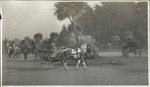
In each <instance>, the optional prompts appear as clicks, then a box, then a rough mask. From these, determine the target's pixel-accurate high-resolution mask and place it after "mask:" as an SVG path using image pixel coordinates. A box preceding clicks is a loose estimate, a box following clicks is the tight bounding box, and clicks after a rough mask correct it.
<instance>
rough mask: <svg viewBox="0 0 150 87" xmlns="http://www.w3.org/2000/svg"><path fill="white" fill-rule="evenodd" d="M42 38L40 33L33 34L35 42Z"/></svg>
mask: <svg viewBox="0 0 150 87" xmlns="http://www.w3.org/2000/svg"><path fill="white" fill-rule="evenodd" d="M42 38H43V35H42V34H41V33H37V34H35V35H34V39H35V41H36V42H40V41H41V40H42Z"/></svg>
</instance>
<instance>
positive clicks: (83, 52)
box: [62, 44, 94, 70]
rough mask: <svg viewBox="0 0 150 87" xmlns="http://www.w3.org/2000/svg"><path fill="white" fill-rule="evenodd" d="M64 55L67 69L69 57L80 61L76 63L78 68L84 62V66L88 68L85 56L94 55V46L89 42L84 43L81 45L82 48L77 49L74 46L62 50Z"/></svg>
mask: <svg viewBox="0 0 150 87" xmlns="http://www.w3.org/2000/svg"><path fill="white" fill-rule="evenodd" d="M62 55H63V58H64V59H63V62H64V66H65V68H66V69H67V70H69V69H68V67H67V59H70V58H72V59H76V60H77V61H78V62H77V64H76V69H77V70H78V69H79V64H80V63H81V62H82V64H83V66H84V68H85V69H86V70H87V69H88V68H87V67H86V64H85V57H87V56H88V57H90V56H93V55H94V54H93V51H92V47H91V46H90V45H89V44H83V45H81V47H80V48H77V49H72V48H67V49H65V50H62Z"/></svg>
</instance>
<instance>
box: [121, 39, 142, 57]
mask: <svg viewBox="0 0 150 87" xmlns="http://www.w3.org/2000/svg"><path fill="white" fill-rule="evenodd" d="M120 44H121V45H120V48H121V50H122V56H123V57H129V53H134V55H135V57H137V56H138V57H140V58H141V57H142V53H141V48H140V43H139V42H138V41H137V40H135V39H128V40H127V41H126V42H125V43H123V42H120Z"/></svg>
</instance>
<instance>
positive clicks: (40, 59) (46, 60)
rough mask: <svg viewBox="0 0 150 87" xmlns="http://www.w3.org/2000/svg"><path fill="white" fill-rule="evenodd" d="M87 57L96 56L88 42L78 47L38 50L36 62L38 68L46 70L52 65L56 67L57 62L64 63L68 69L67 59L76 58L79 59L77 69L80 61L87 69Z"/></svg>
mask: <svg viewBox="0 0 150 87" xmlns="http://www.w3.org/2000/svg"><path fill="white" fill-rule="evenodd" d="M87 57H90V58H94V53H93V50H92V48H91V46H90V45H88V44H83V45H81V47H80V48H77V49H72V48H66V49H63V50H56V49H53V50H47V49H46V50H37V55H36V58H35V64H36V67H37V68H40V69H45V70H46V69H49V68H50V67H55V66H56V64H60V65H61V64H64V66H65V68H66V69H67V70H68V67H67V62H68V61H67V60H68V59H74V60H77V61H78V62H77V65H76V69H78V66H79V64H80V62H82V63H83V66H84V68H85V69H87V67H86V64H85V61H84V60H85V58H87Z"/></svg>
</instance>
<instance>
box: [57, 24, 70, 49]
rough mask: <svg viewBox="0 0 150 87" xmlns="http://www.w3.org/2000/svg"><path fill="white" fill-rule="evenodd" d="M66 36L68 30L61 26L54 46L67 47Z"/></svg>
mask: <svg viewBox="0 0 150 87" xmlns="http://www.w3.org/2000/svg"><path fill="white" fill-rule="evenodd" d="M67 35H68V30H67V28H66V26H65V25H63V26H62V29H61V31H60V33H59V36H58V39H57V41H56V45H57V46H59V47H60V46H66V45H67V40H66V37H67Z"/></svg>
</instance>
